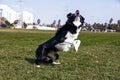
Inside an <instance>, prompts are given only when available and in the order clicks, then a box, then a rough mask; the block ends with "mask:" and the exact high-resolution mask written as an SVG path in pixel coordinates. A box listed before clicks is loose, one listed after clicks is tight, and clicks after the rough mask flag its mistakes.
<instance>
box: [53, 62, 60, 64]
mask: <svg viewBox="0 0 120 80" xmlns="http://www.w3.org/2000/svg"><path fill="white" fill-rule="evenodd" d="M52 64H61V63H60V62H53V63H52Z"/></svg>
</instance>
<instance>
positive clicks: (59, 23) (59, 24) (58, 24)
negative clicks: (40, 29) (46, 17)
mask: <svg viewBox="0 0 120 80" xmlns="http://www.w3.org/2000/svg"><path fill="white" fill-rule="evenodd" d="M57 27H58V28H60V27H61V20H60V19H59V20H58V23H57Z"/></svg>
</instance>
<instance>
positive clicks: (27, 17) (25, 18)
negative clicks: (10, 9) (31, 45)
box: [22, 11, 33, 23]
mask: <svg viewBox="0 0 120 80" xmlns="http://www.w3.org/2000/svg"><path fill="white" fill-rule="evenodd" d="M22 21H23V22H25V23H33V15H32V14H31V13H29V12H28V11H23V12H22Z"/></svg>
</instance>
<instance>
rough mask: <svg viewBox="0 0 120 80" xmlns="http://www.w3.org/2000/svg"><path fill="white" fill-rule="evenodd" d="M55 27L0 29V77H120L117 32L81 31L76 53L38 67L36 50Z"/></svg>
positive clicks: (78, 79) (30, 79)
mask: <svg viewBox="0 0 120 80" xmlns="http://www.w3.org/2000/svg"><path fill="white" fill-rule="evenodd" d="M54 34H55V32H54V31H39V30H24V29H23V30H16V29H15V30H14V29H13V30H12V29H0V80H120V33H92V32H81V33H80V36H79V38H78V39H80V40H81V42H82V43H81V46H80V48H79V51H78V52H77V53H76V52H74V51H73V50H71V51H69V52H59V55H60V59H59V61H60V62H61V65H50V64H49V65H45V64H42V65H41V67H40V68H37V67H36V65H35V63H34V59H35V50H36V48H37V47H38V45H39V44H40V43H42V42H44V41H46V40H48V39H50V38H51V37H52V36H54Z"/></svg>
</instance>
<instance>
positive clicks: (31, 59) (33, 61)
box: [25, 58, 55, 66]
mask: <svg viewBox="0 0 120 80" xmlns="http://www.w3.org/2000/svg"><path fill="white" fill-rule="evenodd" d="M25 60H26V61H27V62H28V63H30V64H35V59H33V58H25ZM41 64H44V65H46V66H55V65H54V64H51V63H41Z"/></svg>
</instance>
